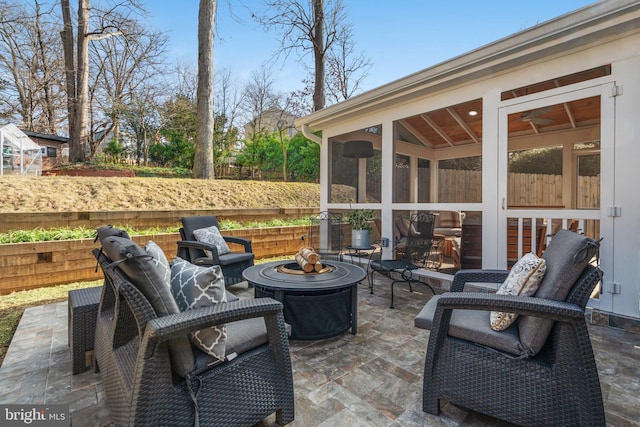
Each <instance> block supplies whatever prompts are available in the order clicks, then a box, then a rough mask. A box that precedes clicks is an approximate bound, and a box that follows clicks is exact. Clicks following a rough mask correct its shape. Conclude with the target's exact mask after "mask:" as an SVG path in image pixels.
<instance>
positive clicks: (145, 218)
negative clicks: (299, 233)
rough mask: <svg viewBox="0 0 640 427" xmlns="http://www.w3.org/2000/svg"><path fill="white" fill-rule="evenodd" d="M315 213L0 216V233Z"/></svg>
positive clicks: (296, 210) (289, 210) (194, 211)
mask: <svg viewBox="0 0 640 427" xmlns="http://www.w3.org/2000/svg"><path fill="white" fill-rule="evenodd" d="M316 212H318V208H314V207H310V208H274V209H211V210H204V209H191V210H179V211H177V210H171V211H133V210H132V211H88V212H27V213H25V212H19V213H2V215H0V232H7V231H12V230H33V229H34V228H37V227H42V228H44V229H48V228H56V227H71V228H75V227H87V228H98V227H100V226H102V225H107V224H112V225H116V226H127V225H128V226H131V227H133V228H137V229H145V228H153V227H173V226H178V225H180V218H182V217H185V216H197V215H216V216H217V217H218V219H220V220H225V219H226V220H233V221H237V222H245V221H267V220H270V219H275V218H278V219H289V218H302V217H304V216H307V215H310V214H312V213H316Z"/></svg>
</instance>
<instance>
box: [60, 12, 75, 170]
mask: <svg viewBox="0 0 640 427" xmlns="http://www.w3.org/2000/svg"><path fill="white" fill-rule="evenodd" d="M60 5H61V7H62V20H63V22H64V29H63V30H62V32H61V36H62V47H63V50H64V69H65V78H66V81H67V120H68V123H69V136H70V137H71V138H70V139H71V140H70V142H69V159H72V158H76V157H77V155H76V153H77V152H78V150H79V149H78V146H77V141H75V140H74V139H73V135H74V133H75V127H76V67H75V55H74V53H73V22H72V21H71V9H70V7H69V0H61V2H60Z"/></svg>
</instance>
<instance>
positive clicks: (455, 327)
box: [415, 295, 525, 356]
mask: <svg viewBox="0 0 640 427" xmlns="http://www.w3.org/2000/svg"><path fill="white" fill-rule="evenodd" d="M439 299H440V295H436V296H434V297H433V298H431V299H430V300H429V301H428V302H427V304H426V305H425V306H424V307H423V308H422V310H421V311H420V313H418V316H416V319H415V326H417V327H419V328H422V329H429V330H431V328H432V327H433V316H434V314H435V312H436V306H437V304H438V300H439ZM490 313H491V312H490V311H483V310H453V313H452V315H451V321H450V323H449V335H450V336H452V337H456V338H460V339H463V340H467V341H472V342H474V343H476V344H481V345H485V346H487V347H491V348H494V349H496V350H501V351H505V352H507V353H510V354H513V355H518V356H519V355H521V354H523V353H524V352H525V348H524V347H523V346H522V344H521V343H520V336H519V335H518V328H517V326H516V323H514V324H512V325H511V326H509V327H508V328H507V329H505V330H504V331H500V332H497V331H494V330H493V329H491V324H490V323H491V322H490V320H489V315H490Z"/></svg>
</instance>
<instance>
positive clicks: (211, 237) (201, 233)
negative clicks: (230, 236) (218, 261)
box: [193, 225, 231, 257]
mask: <svg viewBox="0 0 640 427" xmlns="http://www.w3.org/2000/svg"><path fill="white" fill-rule="evenodd" d="M193 236H194V237H195V238H196V240H197V241H199V242H202V243H208V244H210V245H214V246H215V247H216V248H217V249H218V255H224V254H228V253H229V252H231V249H229V246H228V245H227V242H225V241H224V237H222V234H220V230H218V227H216V226H215V225H212V226H211V227H206V228H199V229H197V230H193ZM204 253H206V254H207V256H208V257H211V256H212V255H211V251H207V250H205V251H204Z"/></svg>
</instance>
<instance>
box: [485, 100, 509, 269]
mask: <svg viewBox="0 0 640 427" xmlns="http://www.w3.org/2000/svg"><path fill="white" fill-rule="evenodd" d="M499 105H500V90H499V89H497V88H496V89H492V90H491V91H489V92H487V93H486V94H485V95H484V96H483V98H482V268H499V267H500V266H499V264H498V245H499V244H500V239H499V234H500V232H499V225H500V224H499V223H500V221H499V218H500V210H501V209H502V201H501V200H499V199H500V198H501V197H506V186H507V184H506V182H502V183H501V181H500V175H501V173H504V176H505V178H506V170H505V171H504V172H502V171H501V170H500V156H501V155H502V153H500V150H499V144H498V135H499V132H498V107H499ZM504 161H505V162H506V153H505V159H504ZM501 185H502V186H503V187H504V188H503V190H502V191H500V188H501ZM501 193H504V196H502V195H501ZM505 203H506V200H505ZM504 208H505V209H506V206H504ZM505 261H506V260H505ZM504 267H506V266H504Z"/></svg>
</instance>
